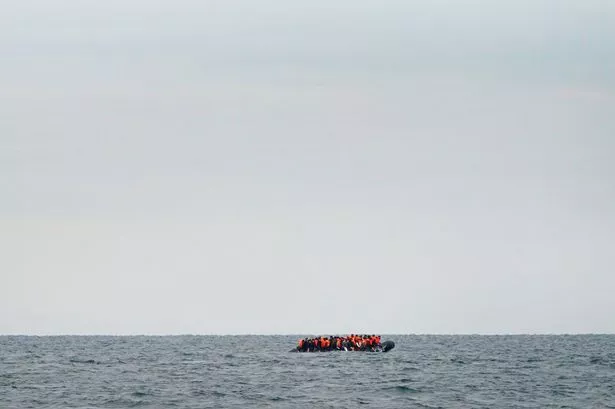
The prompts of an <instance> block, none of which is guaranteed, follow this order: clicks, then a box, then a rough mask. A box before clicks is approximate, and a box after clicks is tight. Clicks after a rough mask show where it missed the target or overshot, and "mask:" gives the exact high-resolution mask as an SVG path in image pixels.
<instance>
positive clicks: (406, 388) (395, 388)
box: [383, 385, 421, 393]
mask: <svg viewBox="0 0 615 409" xmlns="http://www.w3.org/2000/svg"><path fill="white" fill-rule="evenodd" d="M383 389H385V390H389V391H397V392H402V393H419V392H421V391H420V390H418V389H414V388H411V387H409V386H405V385H395V386H390V387H388V388H383Z"/></svg>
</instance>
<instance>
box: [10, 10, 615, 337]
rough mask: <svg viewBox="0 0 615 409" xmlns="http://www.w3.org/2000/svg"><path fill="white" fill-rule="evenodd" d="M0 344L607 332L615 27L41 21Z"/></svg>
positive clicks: (394, 20) (22, 134)
mask: <svg viewBox="0 0 615 409" xmlns="http://www.w3.org/2000/svg"><path fill="white" fill-rule="evenodd" d="M0 52H1V53H2V56H3V58H2V64H0V90H1V91H0V186H1V187H2V189H0V334H33V335H36V334H191V333H193V334H293V333H294V334H343V333H357V332H358V333H363V332H366V333H385V334H403V333H410V334H417V333H420V334H432V333H434V334H438V333H439V334H508V333H513V334H514V333H517V334H519V333H520V334H527V333H538V334H551V333H553V334H562V333H615V320H614V319H613V312H614V311H615V296H613V294H614V293H615V204H614V203H615V160H614V158H615V2H612V1H608V0H588V1H583V2H581V1H572V0H562V1H558V0H537V1H528V0H522V1H512V0H504V1H498V2H492V3H480V2H475V1H464V0H462V1H444V0H436V1H401V0H386V1H376V0H359V1H353V2H351V1H347V0H346V1H341V0H333V1H324V0H314V1H309V2H308V1H298V2H288V3H285V2H276V1H272V0H262V1H258V2H252V1H248V0H228V1H214V0H208V1H197V0H180V1H176V2H171V1H162V0H153V1H147V2H146V1H144V0H122V1H120V0H109V1H105V2H98V1H94V0H83V1H77V0H57V1H53V2H46V1H42V0H22V1H19V2H10V3H9V4H6V5H5V6H4V7H3V13H2V14H1V15H0Z"/></svg>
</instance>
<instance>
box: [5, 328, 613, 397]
mask: <svg viewBox="0 0 615 409" xmlns="http://www.w3.org/2000/svg"><path fill="white" fill-rule="evenodd" d="M297 338H298V336H192V335H186V336H160V337H157V336H117V337H116V336H55V337H35V336H0V408H2V409H12V408H15V409H21V408H132V407H140V408H252V407H254V408H261V407H262V408H357V407H365V408H371V407H373V408H615V335H527V336H525V335H512V336H511V335H502V336H478V335H477V336H472V335H468V336H457V335H454V336H443V335H383V337H382V339H383V341H384V340H393V341H395V343H396V347H395V349H393V350H392V351H390V352H388V353H369V352H339V351H338V352H320V353H290V352H288V351H289V350H290V349H291V348H293V347H294V346H295V343H296V340H297Z"/></svg>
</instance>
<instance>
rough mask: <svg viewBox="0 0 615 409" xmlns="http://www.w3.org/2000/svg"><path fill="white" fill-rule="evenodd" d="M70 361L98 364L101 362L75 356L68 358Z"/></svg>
mask: <svg viewBox="0 0 615 409" xmlns="http://www.w3.org/2000/svg"><path fill="white" fill-rule="evenodd" d="M70 362H72V363H74V364H96V365H99V364H101V363H102V362H100V361H96V360H94V359H76V358H72V359H71V360H70Z"/></svg>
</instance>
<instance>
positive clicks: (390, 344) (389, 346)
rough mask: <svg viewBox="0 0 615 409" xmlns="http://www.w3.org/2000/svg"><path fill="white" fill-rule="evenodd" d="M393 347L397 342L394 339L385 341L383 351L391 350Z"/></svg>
mask: <svg viewBox="0 0 615 409" xmlns="http://www.w3.org/2000/svg"><path fill="white" fill-rule="evenodd" d="M393 348H395V342H393V341H384V342H383V343H382V352H389V351H390V350H391V349H393Z"/></svg>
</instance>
